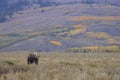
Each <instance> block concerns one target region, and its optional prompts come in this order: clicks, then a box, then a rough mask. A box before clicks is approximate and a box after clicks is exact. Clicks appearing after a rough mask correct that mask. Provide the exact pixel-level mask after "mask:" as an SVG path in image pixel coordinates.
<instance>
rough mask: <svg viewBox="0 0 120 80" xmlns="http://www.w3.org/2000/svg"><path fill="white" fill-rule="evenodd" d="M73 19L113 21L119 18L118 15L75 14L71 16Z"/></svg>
mask: <svg viewBox="0 0 120 80" xmlns="http://www.w3.org/2000/svg"><path fill="white" fill-rule="evenodd" d="M71 20H73V21H86V20H104V21H114V20H120V16H77V17H72V18H71Z"/></svg>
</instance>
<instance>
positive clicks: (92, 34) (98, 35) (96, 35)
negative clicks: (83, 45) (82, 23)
mask: <svg viewBox="0 0 120 80" xmlns="http://www.w3.org/2000/svg"><path fill="white" fill-rule="evenodd" d="M86 34H87V36H88V37H91V38H105V39H108V38H111V37H112V36H111V35H109V34H107V33H105V32H86Z"/></svg>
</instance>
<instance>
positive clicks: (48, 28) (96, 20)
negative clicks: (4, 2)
mask: <svg viewBox="0 0 120 80" xmlns="http://www.w3.org/2000/svg"><path fill="white" fill-rule="evenodd" d="M119 23H120V7H119V6H111V5H105V4H92V5H91V4H69V5H59V6H49V7H42V8H41V7H40V8H39V7H38V8H36V9H33V8H31V9H27V10H22V11H18V12H17V13H15V14H14V15H13V16H12V18H11V19H10V20H9V21H7V22H4V23H0V51H21V50H37V51H54V50H65V49H68V48H75V47H88V46H120V43H119V42H120V24H119Z"/></svg>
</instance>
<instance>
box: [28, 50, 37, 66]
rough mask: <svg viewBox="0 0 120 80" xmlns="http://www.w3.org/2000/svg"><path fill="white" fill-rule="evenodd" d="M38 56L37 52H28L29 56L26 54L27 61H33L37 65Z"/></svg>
mask: <svg viewBox="0 0 120 80" xmlns="http://www.w3.org/2000/svg"><path fill="white" fill-rule="evenodd" d="M38 58H39V56H38V54H37V53H35V52H34V53H30V54H29V56H28V58H27V63H28V64H33V63H35V64H37V65H38V60H39V59H38Z"/></svg>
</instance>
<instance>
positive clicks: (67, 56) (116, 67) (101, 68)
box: [0, 52, 120, 80]
mask: <svg viewBox="0 0 120 80" xmlns="http://www.w3.org/2000/svg"><path fill="white" fill-rule="evenodd" d="M28 54H29V52H10V53H8V52H4V53H0V80H120V53H64V52H49V53H46V52H41V53H40V58H39V65H38V66H37V65H27V61H26V60H27V56H28Z"/></svg>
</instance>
